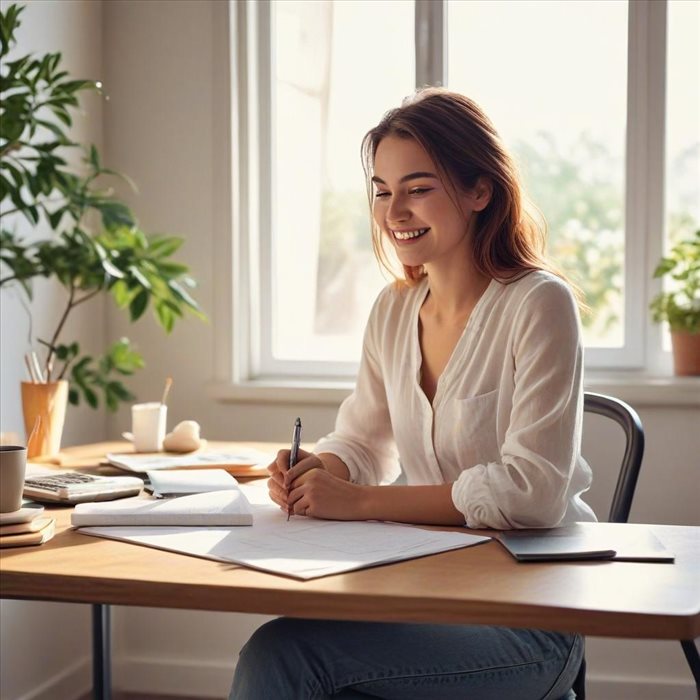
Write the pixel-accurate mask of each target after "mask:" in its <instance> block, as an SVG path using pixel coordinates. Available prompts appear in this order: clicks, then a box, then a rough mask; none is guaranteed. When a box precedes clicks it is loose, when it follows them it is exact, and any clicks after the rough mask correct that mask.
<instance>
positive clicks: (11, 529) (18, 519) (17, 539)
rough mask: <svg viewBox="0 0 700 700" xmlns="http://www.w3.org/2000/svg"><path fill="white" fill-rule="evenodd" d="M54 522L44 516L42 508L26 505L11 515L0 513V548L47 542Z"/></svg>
mask: <svg viewBox="0 0 700 700" xmlns="http://www.w3.org/2000/svg"><path fill="white" fill-rule="evenodd" d="M55 528H56V521H55V520H54V519H53V518H48V517H45V516H44V508H43V506H40V505H38V504H36V503H31V504H30V503H27V504H25V505H23V506H22V508H20V509H19V510H17V511H14V512H13V513H0V548H2V547H26V546H28V545H37V544H43V543H44V542H48V541H49V540H50V539H51V538H52V537H53V536H54V532H55Z"/></svg>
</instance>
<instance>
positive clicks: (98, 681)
mask: <svg viewBox="0 0 700 700" xmlns="http://www.w3.org/2000/svg"><path fill="white" fill-rule="evenodd" d="M109 617H110V609H109V605H104V604H96V605H93V606H92V692H93V696H94V698H95V700H110V698H111V697H112V687H111V686H112V682H111V675H112V674H111V666H112V663H111V649H110V641H111V640H110V624H109Z"/></svg>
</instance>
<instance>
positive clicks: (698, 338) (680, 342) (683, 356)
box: [671, 331, 700, 376]
mask: <svg viewBox="0 0 700 700" xmlns="http://www.w3.org/2000/svg"><path fill="white" fill-rule="evenodd" d="M671 343H672V345H673V369H674V371H675V373H676V374H678V375H681V376H687V375H700V333H690V332H688V331H672V332H671Z"/></svg>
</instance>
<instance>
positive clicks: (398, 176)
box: [372, 136, 490, 267]
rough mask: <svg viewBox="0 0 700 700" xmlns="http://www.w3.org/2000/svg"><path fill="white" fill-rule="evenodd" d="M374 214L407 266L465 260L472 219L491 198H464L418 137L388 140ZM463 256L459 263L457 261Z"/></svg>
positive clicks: (380, 159) (381, 153)
mask: <svg viewBox="0 0 700 700" xmlns="http://www.w3.org/2000/svg"><path fill="white" fill-rule="evenodd" d="M372 181H373V183H374V197H373V204H372V215H373V217H374V220H375V222H376V224H377V226H379V228H380V230H381V231H382V232H383V233H384V235H386V236H388V237H389V239H390V240H391V241H392V243H393V244H394V248H395V249H396V253H397V255H398V258H399V260H400V261H401V263H403V264H404V265H408V266H410V267H417V266H420V265H429V264H431V263H437V262H440V261H449V260H452V259H457V260H460V261H461V260H462V259H463V258H464V255H465V253H466V252H468V248H467V246H469V245H470V244H469V236H470V225H469V224H470V220H471V219H472V215H473V212H475V211H481V209H483V208H484V207H485V206H486V205H487V204H488V198H489V194H490V193H484V192H482V193H481V195H479V194H477V192H478V191H479V190H480V189H481V190H483V189H484V188H479V187H477V188H475V190H474V192H471V193H458V192H455V191H454V189H453V188H451V186H450V184H449V183H447V182H443V181H442V180H441V178H440V176H439V175H438V169H437V168H436V167H435V164H434V163H433V161H432V159H431V158H430V156H429V155H428V154H427V152H426V151H425V149H424V148H423V147H422V146H421V145H420V144H419V143H418V142H417V141H415V140H414V139H412V138H400V137H398V136H386V137H385V138H383V139H382V140H381V141H380V143H379V146H378V147H377V152H376V155H375V158H374V176H373V177H372ZM456 255H458V256H459V258H455V256H456Z"/></svg>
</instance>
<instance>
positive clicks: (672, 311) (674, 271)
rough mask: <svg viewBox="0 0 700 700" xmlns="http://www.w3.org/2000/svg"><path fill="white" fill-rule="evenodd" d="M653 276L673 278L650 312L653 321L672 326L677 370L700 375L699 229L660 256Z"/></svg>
mask: <svg viewBox="0 0 700 700" xmlns="http://www.w3.org/2000/svg"><path fill="white" fill-rule="evenodd" d="M654 277H657V278H658V277H668V278H670V282H669V288H668V290H666V291H662V292H660V293H659V294H658V295H657V296H656V297H654V299H653V300H652V302H651V311H652V317H653V319H654V321H657V322H659V323H660V322H662V321H666V322H668V325H669V327H670V329H671V340H672V343H673V361H674V368H675V372H676V374H680V375H686V374H700V229H698V230H697V231H696V232H695V234H694V235H693V236H692V237H691V238H689V239H687V240H682V241H679V242H678V243H677V244H676V245H674V246H673V247H672V248H671V250H670V252H669V254H668V255H667V256H666V257H663V258H661V262H660V263H659V264H658V266H657V268H656V270H655V271H654Z"/></svg>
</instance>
